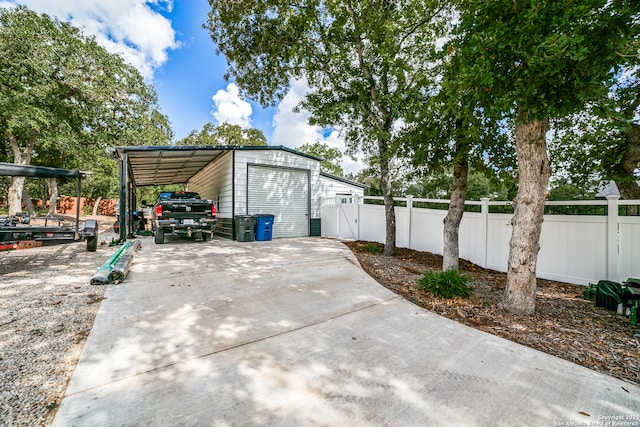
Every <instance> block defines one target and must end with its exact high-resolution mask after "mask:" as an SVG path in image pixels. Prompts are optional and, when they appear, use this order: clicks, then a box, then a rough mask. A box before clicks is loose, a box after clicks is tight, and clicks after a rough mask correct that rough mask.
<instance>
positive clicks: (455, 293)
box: [418, 270, 473, 298]
mask: <svg viewBox="0 0 640 427" xmlns="http://www.w3.org/2000/svg"><path fill="white" fill-rule="evenodd" d="M469 281H471V277H469V276H466V275H464V274H461V273H460V272H459V271H458V270H447V271H437V272H436V271H425V272H424V273H423V275H422V277H421V278H420V279H418V283H419V284H420V285H421V286H422V288H423V289H424V290H425V291H428V292H431V293H432V294H434V295H437V296H439V297H443V298H456V297H462V298H466V297H468V296H471V294H472V292H473V291H472V290H471V288H469V287H468V286H467V283H468V282H469Z"/></svg>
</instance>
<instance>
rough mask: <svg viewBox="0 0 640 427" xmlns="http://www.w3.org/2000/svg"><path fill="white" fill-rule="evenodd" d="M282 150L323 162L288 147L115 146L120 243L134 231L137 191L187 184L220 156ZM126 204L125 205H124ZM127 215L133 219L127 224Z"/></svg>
mask: <svg viewBox="0 0 640 427" xmlns="http://www.w3.org/2000/svg"><path fill="white" fill-rule="evenodd" d="M252 150H256V151H264V150H280V151H285V152H289V153H295V154H297V155H301V156H303V157H308V158H312V159H314V160H318V161H321V160H322V159H320V158H317V157H315V156H311V155H308V154H305V153H300V152H298V151H296V150H293V149H291V148H288V147H284V146H263V145H259V146H258V145H256V146H254V145H243V146H229V145H221V146H175V145H171V146H121V147H115V157H116V159H117V160H118V161H119V162H120V201H121V203H120V206H119V216H120V223H119V224H120V240H121V241H125V240H126V237H127V235H131V233H132V231H133V221H132V219H133V218H132V217H133V211H134V210H135V207H136V200H135V189H136V188H137V187H143V186H151V185H168V184H186V183H188V181H189V180H190V179H191V178H193V177H194V176H195V175H196V174H197V173H198V172H200V171H201V170H202V169H203V168H204V167H206V166H207V165H208V164H209V163H211V162H213V161H215V160H216V159H217V158H218V157H219V156H221V155H223V154H225V153H227V152H230V151H232V152H234V151H252ZM122 201H124V203H122ZM127 215H128V216H129V218H128V219H129V220H128V221H127Z"/></svg>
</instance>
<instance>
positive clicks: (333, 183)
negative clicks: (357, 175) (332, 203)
mask: <svg viewBox="0 0 640 427" xmlns="http://www.w3.org/2000/svg"><path fill="white" fill-rule="evenodd" d="M349 193H351V194H357V195H359V196H360V197H362V196H364V188H362V187H358V186H357V185H351V184H348V183H346V182H343V181H339V180H337V179H332V178H330V177H328V176H322V175H321V176H320V185H319V192H318V194H317V196H318V197H322V198H327V197H334V196H335V195H336V194H349Z"/></svg>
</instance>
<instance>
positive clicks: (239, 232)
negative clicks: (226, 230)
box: [235, 215, 256, 242]
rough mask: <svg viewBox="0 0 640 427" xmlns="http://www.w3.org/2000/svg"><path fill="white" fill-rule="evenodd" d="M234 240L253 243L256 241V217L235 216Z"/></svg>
mask: <svg viewBox="0 0 640 427" xmlns="http://www.w3.org/2000/svg"><path fill="white" fill-rule="evenodd" d="M235 221H236V240H237V241H238V242H253V241H254V240H255V239H256V217H255V216H253V215H237V216H236V217H235Z"/></svg>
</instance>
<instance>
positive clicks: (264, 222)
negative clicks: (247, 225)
mask: <svg viewBox="0 0 640 427" xmlns="http://www.w3.org/2000/svg"><path fill="white" fill-rule="evenodd" d="M274 218H275V217H274V216H273V215H256V240H261V241H264V240H271V238H272V237H273V220H274Z"/></svg>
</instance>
